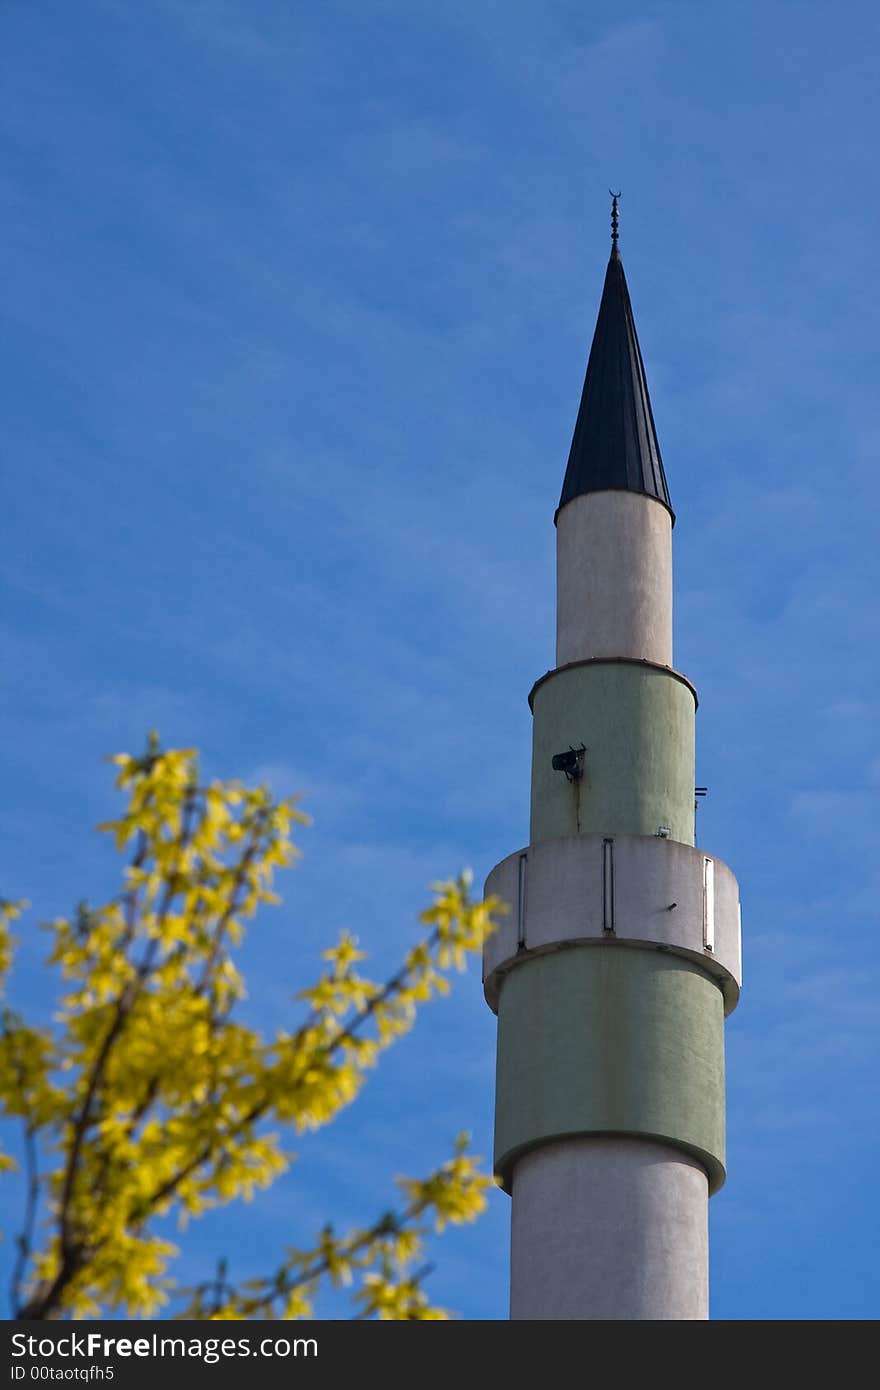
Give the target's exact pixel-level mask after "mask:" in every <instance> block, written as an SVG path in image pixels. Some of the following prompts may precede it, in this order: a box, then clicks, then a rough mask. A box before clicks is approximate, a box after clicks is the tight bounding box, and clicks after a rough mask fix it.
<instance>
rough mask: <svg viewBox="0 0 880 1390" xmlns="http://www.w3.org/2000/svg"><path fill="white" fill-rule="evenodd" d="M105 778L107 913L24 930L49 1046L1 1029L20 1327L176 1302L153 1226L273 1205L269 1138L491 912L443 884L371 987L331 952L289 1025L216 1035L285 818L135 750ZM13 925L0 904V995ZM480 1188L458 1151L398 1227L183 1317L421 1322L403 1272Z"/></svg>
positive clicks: (357, 1239)
mask: <svg viewBox="0 0 880 1390" xmlns="http://www.w3.org/2000/svg"><path fill="white" fill-rule="evenodd" d="M113 761H114V763H115V764H116V765H117V767H118V773H117V779H116V781H117V786H118V788H119V789H120V790H121V791H122V792H123V793H124V794H125V796H126V798H127V803H126V806H125V809H124V811H123V813H122V815H121V816H120V817H119V818H118V819H116V820H113V821H110V822H108V823H107V824H105V825H104V826H102V827H100V828H101V829H102V830H105V831H107V832H108V833H109V834H111V835H112V836H113V839H114V842H115V845H116V847H117V849H118V850H120V851H121V852H123V853H124V854H125V855H126V858H127V862H126V866H125V868H124V871H123V881H122V887H121V890H120V892H119V893H118V894H117V895H116V896H115V897H114V898H113V899H112V900H110V901H109V902H107V903H105V904H103V905H102V906H99V907H91V906H90V905H88V904H87V903H83V904H81V905H80V906H79V908H78V909H77V911H76V912H75V913H74V915H73V916H72V917H70V918H59V919H57V920H55V921H53V922H51V923H49V924H47V925H48V930H49V932H50V934H51V937H52V948H51V952H50V955H49V963H50V964H51V965H52V966H54V967H55V968H56V969H57V970H58V971H59V973H60V976H61V979H62V981H63V993H62V995H61V998H60V1004H59V1010H58V1013H57V1015H56V1018H55V1024H54V1026H53V1027H45V1028H40V1027H33V1026H31V1025H29V1024H27V1023H26V1022H25V1021H24V1020H23V1019H22V1018H20V1017H19V1016H18V1015H17V1014H15V1013H14V1012H13V1011H11V1010H10V1009H5V1010H4V1011H3V1014H2V1020H0V1023H2V1026H0V1105H2V1108H3V1111H4V1112H5V1113H6V1114H7V1115H11V1116H15V1117H18V1118H19V1119H20V1120H21V1121H22V1123H23V1126H24V1141H25V1142H24V1152H25V1168H26V1172H25V1174H24V1177H25V1183H26V1198H25V1214H24V1220H23V1228H22V1231H21V1233H20V1235H19V1236H18V1241H17V1249H18V1259H17V1263H16V1269H15V1271H14V1284H15V1291H16V1298H17V1300H18V1303H17V1311H18V1312H19V1314H20V1315H22V1316H27V1317H34V1318H45V1317H56V1316H62V1315H74V1316H79V1317H89V1316H96V1315H98V1314H106V1313H108V1312H113V1311H120V1312H122V1313H123V1314H125V1315H127V1316H134V1317H144V1316H152V1315H154V1314H155V1313H156V1312H157V1310H159V1309H160V1308H161V1307H162V1306H163V1305H164V1304H166V1303H167V1301H168V1299H169V1297H170V1296H171V1295H172V1294H173V1293H174V1292H175V1286H174V1283H173V1280H172V1278H171V1276H170V1274H169V1264H170V1262H171V1260H172V1258H173V1256H174V1255H175V1254H176V1253H177V1252H176V1249H175V1247H174V1246H173V1245H172V1244H171V1243H170V1242H169V1241H168V1240H166V1239H164V1238H160V1237H159V1236H157V1235H156V1233H155V1230H154V1229H153V1224H154V1223H155V1220H156V1219H157V1218H160V1217H163V1216H167V1215H168V1214H169V1213H171V1212H173V1213H174V1214H176V1216H177V1217H178V1219H179V1221H180V1223H181V1224H182V1223H184V1222H185V1221H186V1220H187V1219H188V1218H190V1217H193V1216H197V1215H199V1214H200V1213H201V1212H204V1211H205V1210H207V1209H208V1208H210V1207H213V1206H217V1205H220V1204H222V1203H226V1202H229V1201H232V1200H235V1199H238V1198H244V1199H249V1198H250V1197H252V1196H253V1194H254V1193H255V1191H257V1189H259V1188H264V1187H266V1186H268V1185H269V1184H270V1183H272V1182H273V1181H274V1180H275V1179H276V1178H277V1177H278V1176H279V1174H281V1173H282V1172H284V1170H285V1168H286V1167H287V1165H288V1163H289V1160H290V1154H289V1153H287V1152H285V1150H284V1149H283V1148H282V1138H281V1132H282V1131H283V1130H285V1129H288V1130H290V1131H293V1132H299V1133H302V1132H303V1131H307V1130H314V1129H317V1128H319V1127H320V1126H322V1125H325V1124H327V1123H329V1122H330V1121H331V1120H332V1119H333V1118H334V1116H335V1115H336V1114H337V1113H338V1112H339V1110H340V1108H341V1107H343V1106H345V1105H347V1104H349V1103H350V1102H351V1101H352V1100H353V1099H354V1098H355V1097H356V1096H357V1094H358V1092H359V1090H360V1088H361V1086H362V1085H363V1083H364V1079H365V1073H366V1071H367V1070H368V1069H369V1068H370V1067H372V1066H374V1065H375V1063H376V1061H377V1060H378V1058H379V1056H380V1054H381V1053H382V1051H383V1050H384V1049H385V1048H387V1047H388V1046H390V1044H391V1043H392V1042H394V1041H395V1040H396V1039H397V1038H399V1037H400V1036H401V1035H402V1034H404V1033H406V1032H407V1030H408V1029H409V1028H410V1027H411V1025H412V1022H413V1019H414V1017H415V1013H416V1010H417V1008H418V1006H419V1005H420V1004H421V1003H424V1002H426V1001H427V1000H429V999H431V998H433V997H435V996H436V995H438V994H441V993H443V992H445V991H446V990H447V989H448V986H449V981H448V975H449V972H450V970H452V969H462V968H463V967H464V965H465V961H466V958H467V956H468V955H469V954H472V953H474V952H476V951H479V950H480V949H481V947H482V943H483V941H484V939H485V937H486V935H487V933H488V932H489V931H490V930H491V929H492V918H493V913H494V912H497V911H498V910H499V907H500V905H499V904H498V903H497V902H494V901H489V902H485V903H475V902H473V901H472V900H471V898H470V896H469V888H470V881H469V878H468V876H466V875H464V876H462V877H461V878H459V879H458V880H456V881H452V882H448V883H441V884H435V885H434V892H435V899H434V902H433V903H432V905H431V906H430V907H429V908H428V909H427V910H426V911H425V912H424V913H423V914H422V917H421V922H422V926H423V929H424V932H423V936H422V939H421V940H420V941H419V942H418V943H417V945H416V946H414V947H413V948H412V950H410V951H409V953H408V954H407V956H406V958H405V960H404V962H403V964H402V966H401V968H400V970H399V971H398V972H397V973H396V974H395V975H394V976H392V978H391V979H389V980H387V981H386V982H384V983H382V984H379V983H376V982H374V981H371V980H369V979H367V978H366V977H365V976H363V975H362V974H361V973H360V971H359V969H358V967H359V966H360V964H361V963H362V962H363V960H364V959H365V956H364V953H363V952H362V951H361V950H360V949H359V948H358V943H357V941H356V939H355V938H354V937H353V936H351V935H349V934H347V933H344V934H343V935H342V936H341V937H340V939H339V941H338V942H337V944H336V945H335V946H333V947H331V948H330V949H329V950H327V951H325V952H324V959H325V962H326V965H325V969H324V970H323V972H322V973H321V975H320V977H319V978H318V980H317V981H316V983H315V984H314V985H313V986H312V987H311V988H309V989H307V990H305V991H303V992H302V995H301V999H302V1001H303V1003H304V1005H305V1017H304V1018H303V1019H301V1020H300V1021H299V1022H298V1023H297V1025H296V1026H295V1027H291V1028H290V1029H289V1030H286V1031H280V1032H278V1033H277V1034H276V1035H275V1036H273V1037H265V1036H263V1035H262V1034H261V1033H260V1032H258V1031H257V1030H255V1029H253V1028H250V1027H248V1026H246V1025H245V1024H243V1023H242V1022H241V1021H240V1020H239V1019H238V1018H237V1017H236V1015H235V1006H236V1004H237V1003H238V1002H239V1001H240V1000H241V998H242V997H243V995H244V981H243V979H242V977H241V975H240V973H239V971H238V970H237V968H236V965H235V963H234V959H233V955H234V952H235V950H236V948H237V947H238V946H239V945H240V944H241V941H242V938H243V934H244V928H245V923H246V922H247V921H248V920H249V919H251V918H253V916H254V914H255V913H256V911H257V909H258V908H259V907H260V905H261V904H271V903H276V902H277V901H278V898H277V896H276V895H275V893H274V892H273V890H272V884H273V879H274V875H275V872H276V870H278V869H280V868H284V867H286V866H288V865H290V864H291V863H292V862H293V860H294V858H295V857H296V855H297V853H298V851H297V849H296V848H295V846H294V845H293V842H292V839H291V834H292V830H293V827H294V826H295V825H297V824H302V823H303V822H305V821H306V819H307V818H306V817H305V816H304V815H303V813H302V811H301V810H300V809H299V808H298V807H297V805H296V804H295V802H294V801H292V800H283V801H274V800H273V798H272V796H271V794H270V793H269V791H268V790H267V789H266V788H263V787H258V788H247V787H245V786H243V785H241V784H240V783H238V782H216V781H215V782H211V783H210V784H208V785H202V783H201V781H200V779H199V769H198V758H197V755H196V752H195V750H193V749H180V750H163V749H162V748H161V746H160V744H159V741H158V738H157V737H156V736H155V735H153V736H151V739H150V742H149V744H148V747H147V750H146V753H145V754H144V755H143V756H142V757H140V758H137V757H133V756H130V755H128V754H122V755H119V756H117V757H116V758H114V759H113ZM20 907H21V905H20V904H18V905H17V904H13V903H8V902H4V901H0V982H2V977H3V975H4V974H5V973H6V972H7V971H8V969H9V965H10V961H11V956H12V937H11V934H10V930H9V927H10V923H11V921H12V920H13V919H14V918H15V917H16V916H17V915H18V913H19V910H20ZM3 1166H6V1167H9V1166H10V1164H9V1160H3V1159H2V1157H0V1167H3ZM490 1183H491V1179H489V1178H487V1177H486V1176H485V1175H484V1174H482V1173H481V1172H480V1170H479V1168H478V1166H477V1164H476V1161H475V1160H474V1159H473V1158H472V1157H471V1156H469V1155H468V1153H467V1152H466V1148H465V1146H464V1144H463V1142H459V1144H458V1145H457V1147H456V1150H455V1153H454V1156H453V1157H452V1158H451V1159H450V1160H449V1161H448V1163H446V1164H445V1165H443V1167H441V1168H440V1169H438V1170H437V1172H435V1173H433V1174H432V1175H430V1176H429V1177H428V1178H427V1179H425V1180H424V1181H421V1182H418V1181H414V1180H407V1181H404V1182H403V1183H402V1191H403V1193H404V1194H405V1196H406V1198H407V1203H406V1206H405V1207H404V1208H403V1210H402V1211H401V1212H400V1213H398V1214H396V1215H388V1216H385V1217H383V1218H382V1219H381V1220H380V1221H379V1222H377V1223H376V1224H375V1225H374V1226H372V1227H368V1228H365V1229H364V1230H360V1231H354V1232H351V1233H349V1234H348V1235H346V1236H344V1237H339V1238H337V1237H336V1236H334V1234H333V1232H332V1229H331V1228H330V1227H328V1228H326V1229H325V1231H324V1232H323V1233H322V1235H321V1237H320V1240H319V1241H318V1243H317V1244H316V1246H315V1247H314V1249H310V1250H307V1251H305V1252H290V1253H289V1254H288V1256H287V1257H286V1258H285V1259H284V1261H283V1262H282V1264H281V1265H280V1266H279V1268H278V1270H277V1271H275V1272H274V1273H273V1274H272V1276H271V1277H270V1278H268V1279H266V1280H265V1281H256V1282H255V1283H252V1284H250V1285H246V1286H243V1287H242V1288H241V1289H237V1288H235V1287H234V1286H232V1285H231V1284H230V1283H229V1281H228V1279H227V1278H226V1275H225V1272H224V1275H223V1278H222V1279H220V1280H219V1281H218V1280H214V1281H209V1282H208V1283H206V1284H205V1285H202V1286H200V1287H199V1288H198V1289H195V1290H191V1291H190V1301H189V1303H188V1304H187V1305H186V1309H185V1313H184V1315H189V1316H198V1317H204V1316H211V1317H218V1318H224V1317H252V1316H262V1315H266V1316H283V1317H288V1318H290V1317H301V1316H305V1315H308V1313H310V1312H311V1311H312V1309H313V1301H314V1297H315V1294H316V1291H317V1289H318V1287H319V1285H320V1283H321V1281H322V1280H323V1279H327V1280H329V1281H330V1282H331V1283H352V1282H356V1283H357V1287H356V1289H355V1290H354V1293H355V1298H356V1301H357V1306H358V1310H359V1311H358V1316H364V1317H379V1318H415V1317H418V1318H423V1317H437V1316H443V1314H441V1313H440V1312H439V1310H436V1309H432V1308H431V1307H430V1304H429V1302H428V1299H427V1297H426V1295H425V1294H424V1291H423V1289H422V1287H421V1277H420V1275H419V1272H418V1271H417V1270H416V1271H414V1270H413V1265H414V1262H415V1261H416V1259H417V1258H418V1256H419V1254H420V1252H421V1250H422V1246H423V1241H424V1237H425V1234H426V1232H427V1230H428V1225H426V1221H427V1222H428V1223H429V1224H430V1223H431V1222H433V1225H434V1226H435V1227H436V1229H438V1230H440V1229H442V1228H443V1226H444V1225H446V1224H447V1223H450V1222H452V1223H456V1222H462V1221H469V1220H472V1219H473V1218H474V1217H475V1216H476V1215H477V1214H478V1212H479V1211H480V1210H481V1209H482V1206H483V1205H484V1203H485V1189H486V1187H487V1186H489V1185H490ZM41 1233H42V1234H41ZM224 1271H225V1266H224Z"/></svg>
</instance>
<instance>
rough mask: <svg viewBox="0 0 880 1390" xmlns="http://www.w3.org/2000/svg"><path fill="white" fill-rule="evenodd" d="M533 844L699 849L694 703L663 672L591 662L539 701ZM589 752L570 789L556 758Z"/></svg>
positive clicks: (566, 670) (564, 672) (539, 690)
mask: <svg viewBox="0 0 880 1390" xmlns="http://www.w3.org/2000/svg"><path fill="white" fill-rule="evenodd" d="M533 710H534V730H533V744H532V817H531V832H530V840H531V843H532V844H535V843H536V842H537V841H538V840H552V839H556V838H557V837H558V836H561V835H577V834H579V833H582V832H584V831H592V832H595V833H597V834H607V835H656V833H657V830H658V829H659V827H660V826H662V825H665V826H668V827H669V832H670V835H669V837H670V839H673V840H680V841H681V842H682V843H683V844H687V845H692V844H693V842H694V710H695V704H694V695H693V692H692V691H691V689H690V687H689V686H688V685H687V684H685V683H684V681H682V680H680V679H678V678H677V677H676V676H675V675H673V674H672V673H671V672H669V671H667V670H666V669H665V668H663V667H661V666H651V665H649V664H648V663H647V662H645V663H644V664H642V663H637V662H613V661H609V662H602V661H590V662H585V663H583V664H582V665H575V666H564V667H562V668H560V669H559V670H558V671H555V672H553V673H552V675H550V676H549V677H547V678H546V679H545V680H543V681H541V682H540V684H539V685H538V686H537V687H536V688H535V691H534V697H533ZM581 744H583V745H585V747H586V753H585V755H584V775H583V777H582V779H581V780H580V781H575V782H569V781H568V780H567V779H566V777H565V775H564V773H562V772H554V771H553V767H552V760H553V756H554V754H556V753H561V752H564V751H565V750H566V749H568V748H570V747H573V748H579V747H580V746H581Z"/></svg>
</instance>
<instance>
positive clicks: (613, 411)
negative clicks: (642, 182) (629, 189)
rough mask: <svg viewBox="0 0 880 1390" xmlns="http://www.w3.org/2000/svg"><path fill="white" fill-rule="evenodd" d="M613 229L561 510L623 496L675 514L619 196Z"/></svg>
mask: <svg viewBox="0 0 880 1390" xmlns="http://www.w3.org/2000/svg"><path fill="white" fill-rule="evenodd" d="M611 228H612V234H611V259H610V260H609V262H608V269H607V271H606V272H605V287H604V289H603V291H602V302H601V304H600V305H599V317H598V318H597V320H596V331H595V333H594V334H593V346H592V347H591V348H590V360H589V362H588V363H587V375H586V378H585V380H584V390H583V394H582V396H581V404H580V409H579V410H578V417H577V422H576V424H575V427H574V438H573V439H572V441H571V452H570V453H569V455H568V467H567V468H566V470H565V481H564V482H563V484H562V496H561V498H560V499H559V506H560V508H562V507H564V506H565V504H566V502H570V501H571V500H572V498H573V497H579V496H580V495H581V493H582V492H600V491H604V490H605V489H607V488H623V489H626V490H627V491H629V492H644V493H647V494H648V496H650V497H656V498H657V499H658V501H660V502H662V503H663V504H664V505H665V506H667V507H669V510H670V512H671V511H672V506H671V504H670V501H669V490H668V488H667V486H666V475H665V473H664V472H663V461H662V459H661V458H660V446H659V444H658V443H657V431H656V430H655V428H654V417H653V415H652V413H651V401H650V397H649V396H648V383H647V381H646V380H645V366H644V363H643V362H642V354H641V351H640V349H639V340H638V337H637V335H636V325H635V321H634V320H633V312H632V304H631V303H630V298H629V290H628V289H627V287H626V277H625V275H624V273H623V262H622V260H621V259H620V252H619V251H618V249H617V197H616V196H614V201H613V204H612V210H611Z"/></svg>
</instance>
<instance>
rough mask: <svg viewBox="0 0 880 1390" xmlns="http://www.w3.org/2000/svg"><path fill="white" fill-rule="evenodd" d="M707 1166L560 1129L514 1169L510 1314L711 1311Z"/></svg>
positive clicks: (642, 1143) (656, 1149)
mask: <svg viewBox="0 0 880 1390" xmlns="http://www.w3.org/2000/svg"><path fill="white" fill-rule="evenodd" d="M708 1210H709V1193H708V1183H707V1179H706V1173H705V1170H704V1169H703V1168H702V1167H701V1166H700V1164H699V1163H697V1162H696V1160H694V1159H692V1158H689V1157H688V1156H687V1155H686V1154H683V1153H682V1152H681V1151H680V1150H679V1149H674V1148H672V1147H670V1146H669V1145H666V1144H657V1143H652V1142H651V1141H650V1140H644V1139H624V1138H610V1137H609V1138H604V1137H603V1138H601V1139H566V1140H561V1141H559V1142H557V1143H552V1144H546V1145H543V1146H542V1147H541V1148H539V1149H535V1150H533V1151H532V1152H531V1153H529V1154H526V1155H525V1157H523V1158H521V1159H520V1161H519V1163H518V1164H517V1165H516V1168H515V1170H514V1175H513V1212H512V1217H511V1242H510V1243H511V1259H510V1316H511V1318H514V1319H523V1318H525V1319H532V1320H540V1321H549V1320H558V1319H578V1320H581V1321H591V1320H600V1321H607V1320H628V1321H636V1320H642V1319H650V1320H700V1319H704V1318H707V1317H708V1316H709V1279H708V1262H709V1216H708Z"/></svg>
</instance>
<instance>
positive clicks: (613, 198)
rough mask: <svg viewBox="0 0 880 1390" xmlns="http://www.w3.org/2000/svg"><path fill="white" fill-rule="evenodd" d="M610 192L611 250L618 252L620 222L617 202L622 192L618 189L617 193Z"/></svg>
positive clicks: (611, 190) (610, 190)
mask: <svg viewBox="0 0 880 1390" xmlns="http://www.w3.org/2000/svg"><path fill="white" fill-rule="evenodd" d="M608 192H609V193H610V194H611V249H612V251H616V250H617V227H618V220H619V219H618V212H617V200H618V198H619V197H620V190H619V189H618V191H617V192H616V193H615V192H614V190H613V189H611V188H609V190H608Z"/></svg>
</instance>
